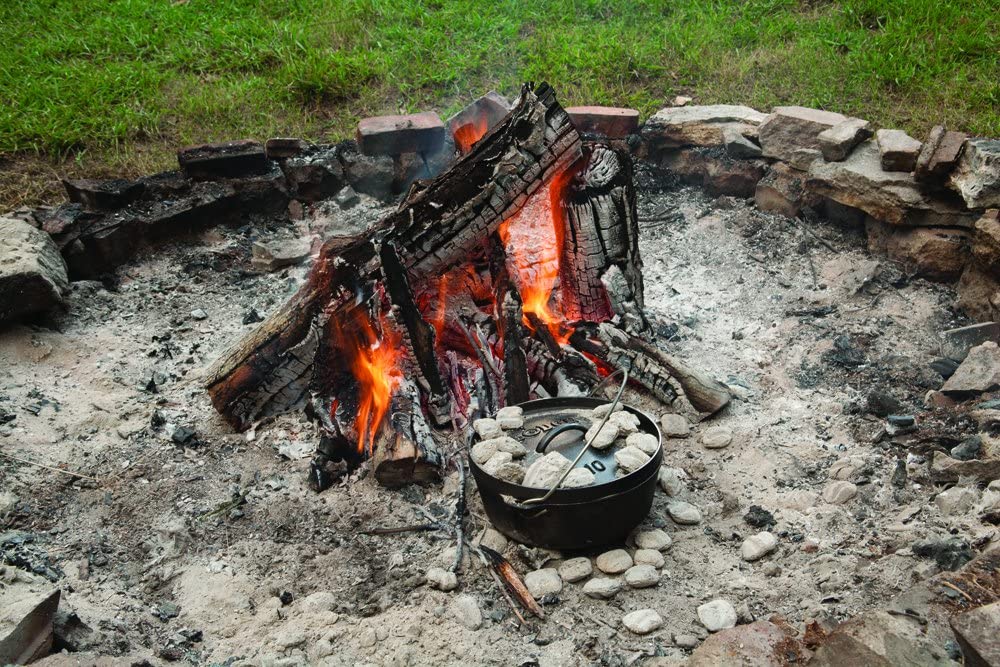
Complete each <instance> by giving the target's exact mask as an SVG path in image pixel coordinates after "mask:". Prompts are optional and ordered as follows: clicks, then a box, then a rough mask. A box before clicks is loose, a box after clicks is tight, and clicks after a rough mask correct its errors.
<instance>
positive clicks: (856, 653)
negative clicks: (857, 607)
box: [809, 611, 968, 667]
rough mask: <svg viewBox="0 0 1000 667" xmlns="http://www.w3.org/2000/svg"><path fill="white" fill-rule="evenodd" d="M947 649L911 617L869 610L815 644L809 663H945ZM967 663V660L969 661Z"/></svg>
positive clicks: (877, 666)
mask: <svg viewBox="0 0 1000 667" xmlns="http://www.w3.org/2000/svg"><path fill="white" fill-rule="evenodd" d="M949 663H950V661H946V659H945V657H944V649H943V647H941V646H940V645H937V644H936V643H935V642H934V641H933V640H931V639H930V638H928V637H927V636H926V635H925V631H924V630H923V628H922V627H921V626H920V625H918V624H917V623H914V622H913V621H912V620H910V619H907V618H902V617H900V616H895V615H892V614H889V613H887V612H884V611H868V612H863V613H861V614H859V615H857V616H854V617H853V618H851V619H850V620H848V621H845V622H844V623H841V624H840V625H838V626H837V627H836V628H834V629H833V630H832V631H831V632H829V633H828V634H827V636H826V639H824V640H823V642H822V644H820V646H818V647H817V648H816V651H815V653H813V657H812V659H811V660H810V661H809V665H810V667H814V666H815V667H842V666H843V665H866V666H867V665H871V666H872V667H890V666H894V665H914V666H920V667H924V666H926V667H930V666H931V665H945V664H949ZM967 664H968V663H967Z"/></svg>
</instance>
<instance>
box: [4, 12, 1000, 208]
mask: <svg viewBox="0 0 1000 667" xmlns="http://www.w3.org/2000/svg"><path fill="white" fill-rule="evenodd" d="M998 16H1000V12H998V11H997V8H996V3H995V1H994V0H953V1H951V2H941V1H940V0H835V1H824V0H672V1H665V0H664V1H652V0H634V1H629V2H625V1H624V0H622V1H620V2H613V3H609V2H606V1H597V0H498V1H497V2H495V3H488V4H486V3H480V2H473V1H472V0H427V1H416V0H393V1H388V0H267V1H265V0H187V1H186V2H184V1H181V2H177V1H171V0H100V1H98V0H20V2H8V3H0V24H2V25H3V26H4V32H5V36H6V39H5V46H4V49H0V156H3V157H4V158H5V159H6V163H7V164H8V165H11V164H13V165H17V164H19V163H20V161H21V160H23V159H27V158H25V156H27V155H30V156H32V157H31V160H33V161H38V160H42V161H48V162H49V163H50V164H52V165H54V167H55V168H56V169H57V170H61V171H64V172H68V173H76V172H84V173H92V172H93V170H94V169H95V165H97V164H102V163H103V164H105V165H113V166H115V167H116V168H119V169H120V170H121V171H123V172H125V173H131V172H134V171H136V170H139V169H140V168H148V167H149V166H151V165H154V164H155V165H160V164H162V165H164V166H165V165H167V164H169V163H170V162H171V161H172V151H173V149H175V148H176V147H177V146H178V145H181V144H187V143H195V142H201V141H208V140H217V139H230V138H239V137H259V138H264V137H267V136H274V135H300V136H304V137H307V138H310V139H314V140H328V139H337V138H342V137H346V136H349V135H350V134H351V133H352V132H353V128H354V125H355V123H356V121H357V119H358V118H359V117H361V116H364V115H369V114H374V113H394V112H406V111H414V110H420V109H424V108H435V109H437V110H439V111H440V112H442V114H448V113H450V112H453V111H455V110H457V109H458V108H460V107H461V106H462V105H463V104H464V103H466V102H467V101H468V100H470V99H472V98H473V97H475V96H477V95H479V94H481V93H483V92H485V91H486V90H488V89H490V88H497V89H499V90H500V91H501V92H505V93H513V92H516V90H517V88H518V85H519V84H520V82H521V81H522V80H535V81H541V80H546V81H548V82H550V83H551V84H552V85H553V86H554V87H555V88H556V90H557V92H558V93H559V95H560V99H561V100H562V102H563V103H564V104H584V103H587V104H609V105H627V106H634V107H637V108H639V109H640V111H642V112H643V113H644V114H649V113H651V112H653V111H655V110H656V109H657V108H659V107H661V106H663V105H664V104H666V103H667V101H668V100H669V99H671V97H673V96H674V95H676V94H680V93H684V94H689V95H692V96H693V97H694V98H695V99H696V100H697V102H699V103H720V102H727V103H746V104H750V105H753V106H756V107H758V108H761V109H767V108H769V107H771V106H773V105H776V104H804V105H809V106H817V107H823V108H827V109H831V110H836V111H841V112H844V113H850V114H855V115H859V116H862V117H865V118H869V119H871V120H872V121H874V122H875V123H876V124H877V125H879V126H883V127H901V128H904V129H906V130H908V131H910V132H911V133H913V134H914V135H916V136H918V137H920V136H923V134H924V133H925V132H926V131H927V130H928V129H929V127H930V126H931V125H934V124H936V123H945V124H947V125H948V126H949V127H952V128H955V129H961V130H965V131H968V132H972V133H975V134H984V135H992V136H1000V37H998V35H1000V18H998ZM0 168H2V167H0ZM9 169H10V167H9V166H8V168H6V169H4V170H5V171H8V172H9ZM0 200H3V201H10V199H9V197H7V196H6V195H4V194H2V193H0Z"/></svg>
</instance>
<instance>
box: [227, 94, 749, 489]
mask: <svg viewBox="0 0 1000 667" xmlns="http://www.w3.org/2000/svg"><path fill="white" fill-rule="evenodd" d="M453 138H454V140H455V145H456V148H457V149H458V152H459V153H460V156H459V157H458V158H457V159H456V161H455V162H454V163H453V164H452V166H451V167H450V168H449V169H447V170H446V171H444V172H443V173H441V174H440V175H439V176H437V177H436V178H434V179H433V180H430V181H418V182H416V183H414V185H413V186H411V189H410V192H409V193H408V195H407V196H406V197H405V199H404V200H403V202H402V203H401V204H400V205H399V207H398V209H397V210H396V211H395V212H393V213H392V214H390V215H389V216H388V217H386V218H385V219H383V220H382V221H381V222H380V223H379V224H377V225H375V226H374V227H373V228H371V229H369V230H368V231H366V232H365V233H364V234H362V235H360V236H358V237H356V238H352V239H349V240H346V241H345V240H343V239H336V240H333V241H330V242H328V243H327V244H326V245H325V246H324V247H323V248H322V250H321V251H320V253H319V257H318V258H317V260H316V262H315V264H314V266H313V268H312V270H311V272H310V275H309V277H308V279H307V281H306V283H305V285H304V286H303V287H302V288H301V290H300V291H299V292H298V293H297V294H296V295H295V296H294V297H292V298H291V299H290V300H289V301H288V302H287V303H286V304H285V305H284V307H282V308H281V309H280V310H279V311H278V312H276V313H275V314H274V315H272V316H271V317H270V318H269V319H268V320H266V321H265V322H263V323H262V324H261V325H260V327H259V328H258V329H257V330H256V331H254V332H253V333H252V334H251V335H249V336H248V337H247V338H245V339H244V340H242V341H240V342H239V343H237V344H236V345H235V346H234V347H233V348H231V349H230V350H229V351H228V352H227V353H226V354H225V355H223V356H222V357H221V358H220V359H219V360H218V361H217V362H216V364H215V365H214V366H213V368H212V370H211V371H210V373H209V380H208V383H207V386H208V390H209V393H210V394H211V398H212V402H213V404H214V406H215V407H216V409H217V410H218V411H219V412H220V413H221V414H222V415H223V416H224V417H225V418H226V420H227V421H228V422H229V423H230V424H231V425H233V426H234V427H236V428H238V429H241V430H244V429H247V428H250V427H251V426H253V425H254V424H255V423H257V422H259V421H260V420H263V419H266V418H268V417H270V416H273V415H277V414H280V413H282V412H286V411H289V410H292V409H295V408H298V407H302V406H305V407H307V409H308V411H309V413H310V415H311V416H313V418H314V419H316V421H317V422H318V423H319V424H320V427H321V430H322V433H323V438H322V442H321V443H320V447H319V452H320V454H319V457H318V461H317V462H316V463H315V465H314V474H315V475H316V477H317V483H318V484H319V485H320V486H322V485H323V481H322V480H323V479H327V478H328V475H327V474H326V473H324V471H329V469H330V466H331V465H332V466H333V467H334V468H336V469H338V470H349V469H351V468H353V467H355V466H356V465H357V464H358V463H360V462H361V461H363V460H365V459H371V460H372V462H373V467H374V471H375V476H376V478H377V479H378V480H379V481H380V482H381V483H383V484H385V485H387V486H398V485H402V484H406V483H410V482H414V481H417V482H423V481H431V480H436V479H439V476H440V468H441V465H442V461H443V457H442V455H441V453H440V452H439V448H438V445H437V441H436V440H435V437H434V435H433V434H434V432H435V430H438V429H441V430H443V429H451V430H452V431H453V432H460V431H461V430H462V429H465V428H466V427H467V425H469V424H470V423H471V422H472V421H473V420H474V419H476V418H477V417H481V416H484V415H491V414H494V413H495V412H496V411H497V410H498V409H500V408H502V407H504V406H508V405H515V404H519V403H523V402H524V401H527V400H529V399H531V398H538V397H549V396H583V395H587V394H588V393H590V392H591V391H592V390H593V389H594V388H595V386H596V385H597V384H598V382H599V381H600V380H601V378H602V377H605V376H607V375H608V374H610V373H612V372H614V371H616V370H618V369H622V368H628V369H629V371H630V377H631V378H632V380H633V381H634V382H635V383H637V384H638V385H640V386H642V387H643V388H645V389H646V390H647V391H648V392H650V393H651V394H652V395H653V396H655V397H656V398H658V399H659V400H660V401H662V402H664V403H667V404H673V405H674V407H675V408H676V407H681V406H679V405H677V404H678V403H679V402H680V403H683V402H686V403H687V407H689V408H693V409H694V410H696V411H698V412H702V413H709V414H711V413H714V412H716V411H718V410H719V409H720V408H721V407H723V406H724V405H725V404H726V402H727V401H728V399H729V393H728V391H727V390H726V388H725V387H724V386H723V385H721V384H719V383H718V382H715V381H713V380H711V379H709V378H707V377H706V376H704V375H702V374H701V373H699V372H697V371H696V370H694V369H691V368H688V367H686V366H684V365H683V364H681V363H679V362H678V361H676V360H675V359H673V358H671V357H670V356H669V355H667V354H665V353H664V352H663V351H662V350H660V349H659V348H658V347H657V346H656V344H655V342H654V340H653V339H654V336H653V333H652V328H651V327H650V324H649V323H648V322H647V320H646V316H645V314H644V312H643V282H642V280H643V279H642V262H641V258H640V253H639V247H638V228H637V216H636V209H635V193H634V190H633V183H632V162H631V157H630V155H629V152H628V150H627V148H626V147H625V146H624V145H622V144H620V142H618V141H615V140H609V139H603V140H593V141H591V140H586V139H585V138H584V137H582V136H581V135H580V133H579V132H578V131H577V130H576V129H575V128H574V126H573V125H572V123H571V122H570V119H569V116H568V115H567V114H566V112H565V111H564V110H563V109H562V107H560V105H559V104H558V102H557V101H556V98H555V94H554V92H553V90H552V89H551V88H550V87H549V86H547V85H545V84H541V85H539V86H538V87H537V88H535V87H532V86H531V85H525V86H524V87H523V88H522V90H521V94H520V97H519V98H518V100H517V103H516V104H515V105H514V107H513V109H512V110H511V111H510V113H509V114H508V115H507V116H506V117H505V118H503V119H502V120H501V121H500V122H499V123H497V124H495V125H494V126H493V127H489V122H488V119H487V118H485V117H483V118H475V119H471V120H469V121H468V122H465V123H464V124H462V125H460V126H459V127H456V128H453Z"/></svg>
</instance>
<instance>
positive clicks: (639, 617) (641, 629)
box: [622, 609, 663, 635]
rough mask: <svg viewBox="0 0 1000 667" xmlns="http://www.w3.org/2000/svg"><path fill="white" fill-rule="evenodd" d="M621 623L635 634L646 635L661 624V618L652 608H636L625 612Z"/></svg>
mask: <svg viewBox="0 0 1000 667" xmlns="http://www.w3.org/2000/svg"><path fill="white" fill-rule="evenodd" d="M622 624H623V625H624V626H625V627H626V628H628V629H629V630H630V631H632V632H634V633H635V634H637V635H646V634H649V633H650V632H652V631H653V630H658V629H659V628H660V627H662V626H663V618H661V617H660V615H659V614H657V613H656V612H655V611H653V610H652V609H637V610H636V611H633V612H629V613H628V614H625V616H624V617H623V618H622Z"/></svg>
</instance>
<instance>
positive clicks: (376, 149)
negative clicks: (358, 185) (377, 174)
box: [357, 111, 444, 155]
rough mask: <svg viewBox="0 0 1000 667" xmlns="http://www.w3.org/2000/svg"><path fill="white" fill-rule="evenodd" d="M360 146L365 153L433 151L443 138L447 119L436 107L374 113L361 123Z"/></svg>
mask: <svg viewBox="0 0 1000 667" xmlns="http://www.w3.org/2000/svg"><path fill="white" fill-rule="evenodd" d="M357 138H358V147H359V148H360V149H361V152H362V153H365V154H366V155H400V154H402V153H432V152H434V151H436V150H437V149H438V148H439V147H440V146H441V143H442V142H443V141H444V123H443V122H441V118H440V116H438V115H437V114H436V113H434V112H433V111H424V112H422V113H415V114H409V115H406V116H375V117H373V118H365V119H363V120H362V121H361V122H360V123H358V134H357Z"/></svg>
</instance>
